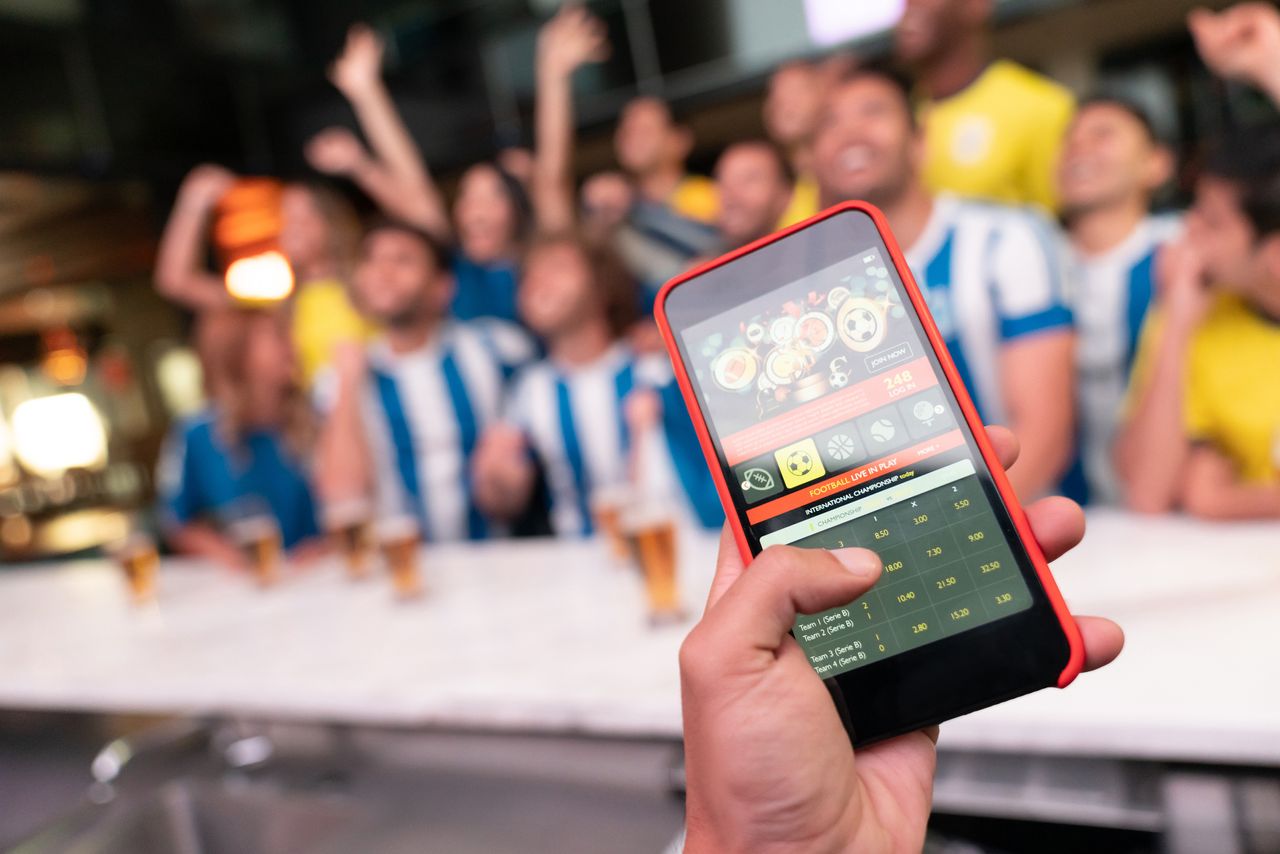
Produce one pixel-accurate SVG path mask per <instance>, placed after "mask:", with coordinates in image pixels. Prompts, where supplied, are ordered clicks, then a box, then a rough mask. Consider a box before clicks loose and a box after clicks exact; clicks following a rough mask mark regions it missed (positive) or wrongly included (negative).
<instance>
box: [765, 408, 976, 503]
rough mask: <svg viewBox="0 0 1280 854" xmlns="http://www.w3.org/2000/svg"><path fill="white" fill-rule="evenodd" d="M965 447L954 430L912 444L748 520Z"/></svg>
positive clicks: (787, 498) (785, 498) (778, 500)
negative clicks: (953, 449)
mask: <svg viewBox="0 0 1280 854" xmlns="http://www.w3.org/2000/svg"><path fill="white" fill-rule="evenodd" d="M963 444H964V434H963V433H961V432H960V431H959V430H952V431H951V432H950V433H943V434H942V435H941V436H935V437H934V438H932V439H926V440H925V441H923V442H921V443H919V444H917V445H912V446H911V447H910V448H903V449H902V450H901V451H897V452H896V453H892V454H886V455H885V456H883V457H881V458H880V459H878V460H872V461H871V462H869V463H867V464H866V465H865V466H860V467H858V468H856V469H850V470H849V471H847V472H845V473H844V474H838V475H836V476H835V477H829V478H827V479H826V480H824V481H822V482H821V483H815V484H814V485H813V486H809V487H806V488H804V489H801V490H799V491H798V492H793V493H791V494H790V495H784V496H782V497H781V498H775V499H774V500H773V501H769V502H766V503H764V504H761V505H759V506H758V507H752V508H750V509H749V510H747V521H748V522H750V523H751V524H753V525H754V524H755V523H756V522H760V521H763V520H765V519H771V518H773V517H774V516H778V515H781V514H783V513H786V512H788V511H791V510H799V509H800V508H801V507H804V506H805V505H807V504H812V503H813V502H814V501H818V500H821V499H823V498H831V497H832V496H835V495H839V494H840V493H842V492H845V491H847V490H850V489H853V488H854V487H855V486H859V485H861V484H863V483H866V482H867V481H870V480H874V479H875V478H877V477H879V476H880V475H882V474H889V473H890V472H894V471H897V470H898V469H900V468H903V467H904V466H910V465H915V464H916V463H918V462H920V461H921V460H923V459H927V458H928V457H932V456H933V455H934V454H940V453H942V452H943V451H949V450H951V449H952V448H958V447H960V446H961V445H963Z"/></svg>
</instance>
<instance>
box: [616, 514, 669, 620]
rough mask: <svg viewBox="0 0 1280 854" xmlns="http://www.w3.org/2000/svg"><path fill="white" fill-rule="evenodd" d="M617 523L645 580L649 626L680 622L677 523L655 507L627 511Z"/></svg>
mask: <svg viewBox="0 0 1280 854" xmlns="http://www.w3.org/2000/svg"><path fill="white" fill-rule="evenodd" d="M620 521H621V527H622V532H623V536H624V537H625V538H626V540H627V544H628V547H629V550H630V552H631V555H632V557H633V558H634V560H635V562H636V563H637V564H638V565H639V567H640V572H641V574H642V575H643V577H644V590H645V596H646V598H647V600H648V605H649V622H650V624H652V625H661V624H664V623H672V622H677V621H679V620H680V619H682V618H683V616H684V614H683V612H682V611H681V609H680V591H679V589H678V587H677V584H676V523H675V517H674V516H673V515H672V513H671V510H670V509H668V508H666V507H664V506H662V505H660V504H656V503H643V504H638V505H635V506H632V507H628V508H626V509H625V510H624V511H623V513H622V518H621V520H620Z"/></svg>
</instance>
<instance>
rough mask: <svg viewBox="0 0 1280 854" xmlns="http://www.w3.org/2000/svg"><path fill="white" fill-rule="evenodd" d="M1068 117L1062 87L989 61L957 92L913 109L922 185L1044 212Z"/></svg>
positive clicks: (1053, 195)
mask: <svg viewBox="0 0 1280 854" xmlns="http://www.w3.org/2000/svg"><path fill="white" fill-rule="evenodd" d="M1074 112H1075V99H1074V98H1073V97H1072V95H1071V93H1070V92H1069V91H1068V90H1067V89H1066V88H1065V87H1063V86H1061V85H1059V84H1058V83H1055V82H1053V81H1052V80H1050V79H1048V78H1047V77H1043V76H1041V75H1039V74H1036V73H1035V72H1034V71H1031V70H1030V69H1027V68H1023V67H1022V66H1021V65H1018V64H1017V63H1015V62H1009V61H1008V60H996V61H995V62H992V63H991V64H990V65H988V66H987V68H986V70H984V71H983V72H982V74H981V75H979V76H978V79H977V80H974V81H973V82H972V83H970V84H969V85H968V86H967V87H965V88H964V89H963V90H961V91H960V92H957V93H956V94H954V95H952V96H951V97H949V98H942V99H939V100H935V101H926V102H924V103H922V104H921V105H920V107H919V119H920V122H921V125H922V126H923V127H924V133H925V164H924V181H925V184H926V186H928V187H929V189H931V190H933V191H935V192H940V191H944V190H945V191H949V192H952V193H956V194H958V195H962V196H971V197H977V198H982V199H990V200H994V201H999V202H1006V203H1011V204H1037V205H1040V206H1042V207H1044V208H1046V209H1048V210H1051V211H1052V210H1054V209H1055V208H1056V205H1057V190H1056V180H1057V179H1056V175H1055V170H1056V168H1057V162H1058V153H1059V150H1060V149H1061V147H1062V137H1063V134H1064V133H1065V132H1066V129H1067V124H1068V122H1070V121H1071V116H1072V114H1073V113H1074Z"/></svg>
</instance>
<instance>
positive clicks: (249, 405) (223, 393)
mask: <svg viewBox="0 0 1280 854" xmlns="http://www.w3.org/2000/svg"><path fill="white" fill-rule="evenodd" d="M195 338H196V349H197V351H198V352H199V354H200V362H201V365H202V367H203V370H204V385H205V394H206V396H207V398H208V401H209V403H208V407H207V408H206V410H205V411H204V412H202V413H200V414H198V415H196V416H194V417H193V418H190V419H187V420H185V421H184V422H181V423H179V424H177V425H175V426H174V428H173V430H172V431H171V433H170V436H169V438H168V440H167V441H166V444H165V449H164V451H163V452H162V453H161V458H160V464H159V467H158V471H157V474H156V485H157V492H158V494H159V502H160V508H159V511H160V512H159V515H160V520H161V528H162V532H163V534H164V536H165V539H166V541H167V542H168V543H169V545H170V547H172V548H173V549H174V550H175V551H178V552H182V553H186V554H195V555H202V556H204V557H209V558H212V559H214V560H217V561H219V562H221V563H225V564H229V565H232V566H242V565H244V564H245V557H244V555H243V554H242V552H241V551H240V549H239V548H238V547H237V546H236V544H235V543H234V542H233V541H232V539H231V538H230V537H229V536H228V535H227V532H226V530H225V525H224V523H225V522H226V521H227V520H228V518H229V517H230V516H232V515H235V514H238V513H244V512H246V510H252V511H253V512H260V513H262V514H264V515H269V516H271V517H272V518H273V519H274V520H275V523H276V526H277V527H278V529H279V532H280V538H281V542H282V543H283V545H284V547H285V548H287V549H293V548H295V547H298V546H300V545H303V544H304V543H307V542H308V541H312V540H315V538H316V537H318V535H319V528H318V526H317V524H316V514H315V504H314V501H313V499H312V494H311V488H310V485H309V483H308V478H307V474H306V471H305V467H304V464H303V461H304V460H306V459H308V458H309V457H310V455H311V448H312V445H313V437H314V426H315V425H314V423H313V421H312V418H311V411H310V407H309V404H308V402H307V401H306V399H305V396H304V395H303V394H302V392H301V390H300V388H299V385H298V383H297V379H296V373H297V372H296V362H295V360H294V357H293V350H292V348H291V346H290V344H289V337H288V334H287V332H286V326H285V316H284V314H283V313H282V312H279V311H274V312H267V311H258V310H248V309H237V308H227V307H223V308H213V309H208V310H206V311H204V312H202V313H201V315H200V317H199V319H198V321H197V325H196V333H195ZM314 545H316V546H319V545H320V542H319V541H318V540H315V542H314Z"/></svg>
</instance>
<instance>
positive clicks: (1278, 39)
mask: <svg viewBox="0 0 1280 854" xmlns="http://www.w3.org/2000/svg"><path fill="white" fill-rule="evenodd" d="M1187 26H1188V28H1189V29H1190V30H1191V35H1192V37H1193V38H1194V39H1195V42H1196V50H1198V51H1199V52H1200V58H1201V59H1203V60H1204V64H1205V65H1207V66H1209V69H1210V70H1211V71H1213V73H1214V74H1217V75H1219V76H1221V77H1225V78H1227V79H1229V80H1241V81H1243V82H1245V83H1248V84H1249V85H1251V86H1255V87H1257V88H1258V89H1260V90H1262V91H1263V92H1264V93H1265V94H1266V95H1267V97H1269V98H1270V99H1271V101H1272V102H1273V103H1275V104H1276V105H1277V106H1280V10H1277V9H1276V7H1275V6H1273V5H1272V4H1270V3H1261V2H1248V3H1237V4H1236V5H1234V6H1231V7H1230V8H1228V9H1224V10H1223V11H1221V12H1210V11H1209V10H1207V9H1197V10H1195V11H1194V12H1192V13H1191V14H1190V15H1188V16H1187Z"/></svg>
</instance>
